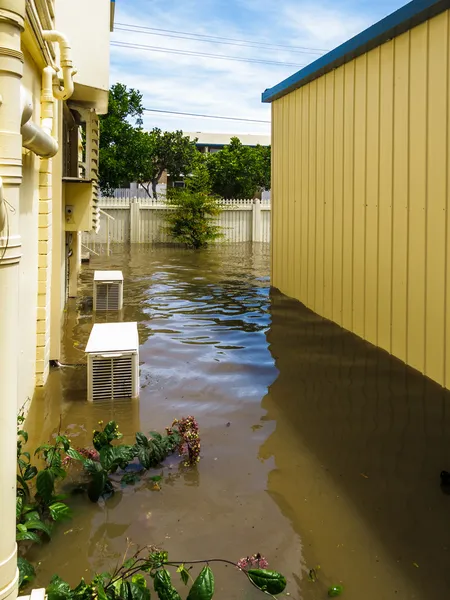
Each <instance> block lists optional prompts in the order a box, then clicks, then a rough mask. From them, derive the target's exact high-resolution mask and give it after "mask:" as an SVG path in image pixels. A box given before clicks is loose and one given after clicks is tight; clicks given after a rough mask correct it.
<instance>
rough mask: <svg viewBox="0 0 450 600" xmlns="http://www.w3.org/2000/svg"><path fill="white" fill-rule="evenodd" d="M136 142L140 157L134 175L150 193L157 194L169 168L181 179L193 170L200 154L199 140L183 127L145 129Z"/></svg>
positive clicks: (149, 194)
mask: <svg viewBox="0 0 450 600" xmlns="http://www.w3.org/2000/svg"><path fill="white" fill-rule="evenodd" d="M136 144H137V153H138V156H139V161H138V163H137V165H136V167H137V168H136V172H135V173H134V178H133V179H134V181H137V183H139V184H140V185H141V186H142V187H143V188H144V189H145V190H146V192H147V194H148V196H150V197H151V196H152V195H153V197H154V198H156V186H157V184H158V182H159V180H160V179H161V177H162V175H163V173H164V172H165V171H167V172H168V173H169V174H170V176H171V178H172V179H178V178H179V177H180V176H181V175H183V174H184V175H188V174H189V173H190V172H191V170H192V169H193V168H194V165H195V162H196V160H197V158H198V152H197V148H196V146H195V141H191V140H190V138H189V137H187V136H185V135H183V132H182V131H161V129H158V128H155V129H152V131H149V132H144V131H142V132H140V133H139V135H138V136H137V141H136ZM150 190H151V191H152V193H151V192H150Z"/></svg>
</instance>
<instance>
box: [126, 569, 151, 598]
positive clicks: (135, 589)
mask: <svg viewBox="0 0 450 600" xmlns="http://www.w3.org/2000/svg"><path fill="white" fill-rule="evenodd" d="M128 585H129V593H131V598H132V600H150V590H149V589H148V588H147V582H146V580H145V578H144V577H143V576H142V575H134V577H132V579H131V582H128Z"/></svg>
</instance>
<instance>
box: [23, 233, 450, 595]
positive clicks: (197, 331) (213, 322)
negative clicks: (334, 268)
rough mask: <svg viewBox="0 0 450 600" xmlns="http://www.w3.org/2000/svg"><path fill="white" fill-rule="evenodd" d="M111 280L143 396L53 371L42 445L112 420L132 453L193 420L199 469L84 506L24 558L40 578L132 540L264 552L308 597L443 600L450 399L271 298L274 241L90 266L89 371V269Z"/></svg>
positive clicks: (83, 309) (179, 548) (449, 512)
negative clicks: (92, 390) (130, 325)
mask: <svg viewBox="0 0 450 600" xmlns="http://www.w3.org/2000/svg"><path fill="white" fill-rule="evenodd" d="M106 268H108V269H110V268H113V269H116V268H117V269H122V270H123V272H124V277H125V294H124V302H125V309H124V315H123V319H124V320H127V321H130V320H136V321H138V323H139V333H140V343H141V347H140V360H141V379H140V380H141V392H140V399H139V401H136V402H134V401H133V402H131V401H130V402H122V403H115V404H95V405H92V404H89V403H87V402H86V370H85V368H84V367H77V368H64V369H61V370H54V371H52V373H51V375H50V378H49V381H48V384H47V386H46V387H45V389H44V390H43V391H41V392H40V393H39V394H37V396H36V398H35V399H34V401H33V403H32V407H31V410H30V414H29V418H28V420H27V425H28V430H29V431H30V434H31V436H30V437H31V444H33V445H35V444H37V443H39V442H42V441H45V440H47V439H49V438H50V437H51V436H52V435H53V434H54V433H55V431H56V430H57V429H58V426H59V422H60V419H61V423H62V428H63V429H64V430H67V431H68V432H70V434H71V437H72V441H73V442H74V443H75V444H79V445H84V444H88V443H89V441H90V439H91V435H92V430H93V428H94V427H95V425H96V423H97V421H99V420H100V419H102V420H104V421H106V420H108V419H110V418H114V419H116V420H117V421H118V422H119V424H120V428H121V431H122V432H123V433H124V434H125V440H126V441H132V435H133V432H135V431H138V430H141V431H144V432H148V431H150V430H160V431H162V430H163V429H164V427H165V426H166V425H169V424H170V423H171V421H172V420H173V418H175V417H180V416H186V415H188V414H193V415H195V416H196V417H197V419H198V421H199V424H200V428H201V437H202V460H201V462H200V464H199V466H198V468H195V469H193V470H183V469H182V468H181V467H180V466H179V464H178V463H179V461H178V459H177V457H172V458H171V459H170V460H169V461H168V464H167V465H165V466H164V467H163V468H162V469H161V470H160V471H157V472H158V473H159V472H162V474H163V480H162V485H161V491H154V490H152V485H151V482H149V481H145V479H143V480H142V481H141V482H140V483H139V484H137V485H136V486H134V487H128V488H125V489H120V490H119V491H118V492H117V493H116V494H115V495H114V496H113V497H112V498H111V499H109V500H107V501H106V502H103V501H102V502H100V503H99V504H98V505H97V504H91V503H90V502H89V501H88V499H87V498H85V497H83V496H81V497H80V496H75V497H73V498H72V499H71V500H70V503H71V505H72V506H73V509H74V518H73V520H72V521H70V522H68V523H66V524H63V525H60V526H58V528H57V529H56V531H55V534H54V537H53V539H52V541H51V542H50V543H48V544H46V545H44V546H43V547H41V548H38V549H34V550H33V552H32V553H30V554H29V557H30V558H31V559H32V560H33V561H36V562H40V566H39V571H38V582H37V583H38V584H41V585H45V584H46V583H47V582H48V581H49V579H50V577H51V575H52V574H54V573H58V574H59V575H60V576H62V577H64V578H66V579H67V580H69V581H70V582H71V583H73V584H75V583H76V582H77V581H78V580H79V579H80V577H82V576H84V577H90V576H91V575H92V574H93V573H94V572H95V571H97V572H98V571H103V570H107V569H109V568H110V567H111V566H112V565H115V564H116V562H117V560H118V558H119V557H121V556H122V554H123V552H124V549H125V546H126V539H127V538H129V539H130V540H132V541H133V542H134V543H135V544H139V545H144V544H156V545H162V546H164V547H165V548H166V549H167V550H168V551H169V553H170V556H171V558H172V559H174V560H180V561H189V560H195V559H203V558H216V557H221V558H227V559H231V560H237V559H239V558H240V557H242V556H246V555H248V554H250V553H254V552H261V553H262V554H264V555H265V556H266V557H267V559H268V560H269V563H270V567H272V568H274V569H278V570H280V571H282V572H283V573H285V575H286V577H287V579H288V582H289V588H288V591H289V593H290V596H291V597H292V598H294V599H298V600H300V599H304V600H312V599H321V598H323V599H324V598H326V597H327V588H328V586H329V585H331V584H335V583H342V584H343V585H344V587H345V592H344V596H343V597H345V598H347V599H348V600H384V599H390V598H401V599H404V600H409V599H416V600H435V599H436V600H438V599H441V598H442V599H443V598H448V596H449V594H450V496H449V495H445V494H443V493H442V491H441V489H440V486H439V473H440V471H441V470H442V469H443V468H447V469H448V468H450V397H449V396H450V395H449V394H448V393H446V392H444V391H443V390H442V389H441V388H439V387H438V386H436V385H434V384H432V383H431V382H429V381H428V380H426V379H425V378H423V377H421V376H420V375H419V374H418V373H416V372H414V371H412V370H410V369H408V368H406V367H405V366H404V365H402V364H401V363H400V362H398V361H396V360H394V359H392V358H390V357H389V356H388V355H387V354H385V353H384V352H381V351H379V350H377V349H376V348H374V347H373V346H370V345H368V344H366V343H364V342H363V341H361V340H359V339H358V338H356V337H354V336H353V335H351V334H349V333H347V332H345V331H343V330H341V329H340V328H339V327H337V326H335V325H333V324H332V323H329V322H327V321H325V320H323V319H321V318H319V317H318V316H316V315H314V314H313V313H311V312H310V311H308V310H306V309H305V308H304V307H303V306H302V305H301V304H299V303H298V302H295V301H292V300H290V299H288V298H286V297H284V296H282V295H280V294H279V293H277V292H275V291H270V288H269V278H268V275H269V249H268V247H266V246H264V245H257V246H253V247H252V246H251V245H245V244H241V245H223V246H219V247H214V248H210V249H208V250H206V251H202V252H189V251H184V250H178V249H173V248H155V247H143V246H141V247H138V248H132V249H131V250H130V249H129V248H126V247H116V248H115V254H114V255H113V256H112V257H110V258H106V257H99V258H95V260H92V262H91V264H90V265H88V266H84V267H83V271H82V275H81V287H80V298H79V299H78V308H77V303H76V302H75V301H73V302H72V301H71V303H70V304H69V307H68V310H67V313H66V319H65V326H64V356H63V362H65V363H81V362H83V361H84V353H83V349H84V347H85V344H86V342H87V339H88V336H89V332H90V330H91V327H92V323H93V316H92V312H91V310H90V308H89V302H88V300H87V299H88V298H89V296H91V295H92V291H91V290H92V277H93V270H94V269H106ZM103 320H104V317H103ZM316 565H320V567H321V568H320V571H319V572H318V575H319V579H318V581H317V582H316V583H311V582H310V581H308V571H309V569H310V568H312V567H315V566H316ZM215 574H216V582H217V593H216V597H217V598H226V599H233V598H243V597H245V598H257V597H261V594H259V593H258V592H257V591H256V590H254V589H253V588H250V587H249V584H248V583H247V582H246V581H245V580H244V578H243V576H242V574H240V573H239V572H238V571H237V570H234V569H233V568H232V567H231V568H230V567H228V568H224V567H220V566H218V567H216V568H215Z"/></svg>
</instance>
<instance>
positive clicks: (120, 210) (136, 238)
mask: <svg viewBox="0 0 450 600" xmlns="http://www.w3.org/2000/svg"><path fill="white" fill-rule="evenodd" d="M220 205H221V207H222V213H221V214H220V216H219V217H218V218H217V224H218V225H219V226H220V227H221V228H222V233H223V237H222V238H220V240H219V241H221V242H270V213H271V204H270V200H267V199H265V200H252V199H244V200H239V199H224V200H222V201H221V202H220ZM99 206H100V208H101V216H100V231H99V233H98V234H96V233H94V232H89V233H84V234H83V237H82V243H83V244H85V245H86V246H89V247H91V248H92V247H93V248H94V250H95V251H99V250H100V249H97V247H96V245H97V244H106V245H107V247H109V244H110V243H141V244H146V243H147V244H152V243H170V242H172V240H171V239H170V237H169V236H168V235H167V233H165V231H164V225H165V218H164V214H165V212H166V211H167V210H171V208H170V207H168V206H167V205H166V204H165V203H164V199H163V198H161V197H160V198H158V199H153V198H148V197H147V198H136V197H134V198H118V197H115V198H100V201H99ZM102 213H103V214H102ZM107 215H108V216H109V217H112V219H110V218H108V217H107ZM101 251H102V252H104V251H105V250H104V248H102V249H101Z"/></svg>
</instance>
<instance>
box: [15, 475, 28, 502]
mask: <svg viewBox="0 0 450 600" xmlns="http://www.w3.org/2000/svg"><path fill="white" fill-rule="evenodd" d="M17 483H19V485H20V487H21V488H22V489H23V491H24V493H25V495H26V496H27V497H28V496H29V495H30V488H29V487H28V485H27V482H26V481H25V479H24V478H23V477H21V476H20V475H17Z"/></svg>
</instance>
